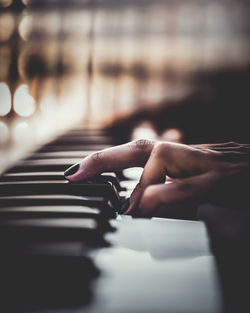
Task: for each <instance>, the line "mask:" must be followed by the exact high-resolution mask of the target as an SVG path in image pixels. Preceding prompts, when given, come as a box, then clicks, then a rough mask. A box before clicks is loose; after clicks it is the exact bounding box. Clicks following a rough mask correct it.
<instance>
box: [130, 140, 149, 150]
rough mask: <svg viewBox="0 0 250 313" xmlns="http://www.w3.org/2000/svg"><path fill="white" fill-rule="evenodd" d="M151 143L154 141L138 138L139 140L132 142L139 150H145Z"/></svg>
mask: <svg viewBox="0 0 250 313" xmlns="http://www.w3.org/2000/svg"><path fill="white" fill-rule="evenodd" d="M150 144H152V141H150V140H148V139H138V140H135V141H132V142H131V145H132V146H133V147H134V148H135V149H139V150H145V149H146V148H147V147H148V146H149V145H150Z"/></svg>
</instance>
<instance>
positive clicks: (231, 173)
mask: <svg viewBox="0 0 250 313" xmlns="http://www.w3.org/2000/svg"><path fill="white" fill-rule="evenodd" d="M249 164H250V145H247V144H238V143H235V142H228V143H220V144H204V145H185V144H178V143H172V142H159V141H153V140H144V139H142V140H136V141H132V142H129V143H127V144H123V145H120V146H115V147H112V148H108V149H105V150H102V151H99V152H96V153H93V154H91V155H89V156H88V157H86V158H85V159H83V160H82V162H81V163H80V164H79V168H77V171H76V172H75V173H74V174H72V175H70V176H66V178H67V179H68V180H70V181H73V182H76V181H81V180H85V179H89V178H91V177H94V176H96V175H98V174H100V173H102V172H105V171H115V170H122V169H125V168H129V167H143V168H144V170H143V173H142V176H141V178H140V181H139V183H138V184H137V186H136V188H135V189H134V191H133V192H132V194H131V197H130V206H129V208H128V210H127V211H126V212H125V214H134V213H138V212H139V213H140V215H141V216H144V217H151V216H164V217H176V216H177V217H179V216H180V217H185V214H188V213H189V212H190V211H192V210H193V208H194V206H195V205H197V204H198V203H202V202H206V201H210V202H215V203H220V204H221V203H223V201H224V200H225V203H234V201H238V202H239V201H240V202H243V200H244V197H246V196H247V190H246V186H247V180H248V178H249ZM72 172H74V170H73V171H72V170H71V173H72Z"/></svg>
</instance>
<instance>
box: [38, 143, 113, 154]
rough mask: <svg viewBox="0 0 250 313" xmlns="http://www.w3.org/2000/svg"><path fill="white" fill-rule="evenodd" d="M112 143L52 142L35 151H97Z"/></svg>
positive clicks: (108, 146)
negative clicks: (64, 143)
mask: <svg viewBox="0 0 250 313" xmlns="http://www.w3.org/2000/svg"><path fill="white" fill-rule="evenodd" d="M110 147H112V145H108V144H100V145H96V144H92V145H90V144H88V145H72V144H69V145H60V144H53V145H50V146H49V145H45V146H43V147H41V148H40V149H38V150H37V152H53V151H54V152H58V151H80V150H91V151H93V152H94V151H99V150H103V149H106V148H110Z"/></svg>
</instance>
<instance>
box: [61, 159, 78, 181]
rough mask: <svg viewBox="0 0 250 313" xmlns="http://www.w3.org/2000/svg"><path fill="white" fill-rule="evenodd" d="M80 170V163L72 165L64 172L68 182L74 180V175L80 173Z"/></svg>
mask: <svg viewBox="0 0 250 313" xmlns="http://www.w3.org/2000/svg"><path fill="white" fill-rule="evenodd" d="M79 168H80V164H79V163H77V164H74V165H72V166H71V167H69V168H68V169H67V170H66V171H65V172H64V177H65V178H66V179H68V180H72V178H73V177H74V175H75V174H76V173H77V172H78V171H79Z"/></svg>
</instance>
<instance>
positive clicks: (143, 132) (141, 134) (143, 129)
mask: <svg viewBox="0 0 250 313" xmlns="http://www.w3.org/2000/svg"><path fill="white" fill-rule="evenodd" d="M142 138H145V139H156V138H157V134H156V132H155V130H154V128H153V127H152V125H151V123H149V122H143V123H141V124H140V125H138V126H137V127H136V128H135V129H134V130H133V132H132V135H131V140H136V139H142Z"/></svg>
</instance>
